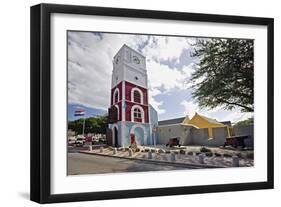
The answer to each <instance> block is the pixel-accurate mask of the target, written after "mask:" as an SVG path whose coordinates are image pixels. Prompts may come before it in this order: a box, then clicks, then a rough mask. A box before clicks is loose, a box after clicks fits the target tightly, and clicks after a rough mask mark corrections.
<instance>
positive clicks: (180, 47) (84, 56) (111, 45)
mask: <svg viewBox="0 0 281 207" xmlns="http://www.w3.org/2000/svg"><path fill="white" fill-rule="evenodd" d="M194 41H195V39H194V38H188V37H172V36H152V35H133V34H112V33H97V32H75V31H69V32H68V102H69V106H71V108H73V107H74V106H75V105H79V106H85V107H87V108H92V109H96V110H99V111H101V110H104V111H105V112H106V111H107V108H108V107H109V104H110V87H111V74H112V69H113V64H112V60H113V56H114V55H115V54H116V53H117V51H118V50H119V49H120V48H121V47H122V45H123V44H127V45H128V46H129V47H131V48H133V49H135V50H137V51H139V52H140V53H142V54H143V55H145V56H146V66H147V74H148V82H149V103H150V104H151V105H152V106H153V107H154V108H155V109H156V110H157V111H158V116H159V120H164V119H170V118H177V117H182V116H185V115H189V116H192V115H194V113H195V112H198V113H201V114H203V115H205V116H208V117H212V118H215V119H217V120H219V121H228V120H230V121H232V122H236V121H238V120H243V119H246V118H248V117H251V116H252V114H249V113H240V112H239V110H238V109H236V110H233V111H226V110H223V109H221V108H216V109H212V110H209V109H207V108H205V109H202V108H199V107H198V105H197V103H196V101H195V100H194V99H193V98H192V96H191V93H192V90H191V88H190V83H189V78H190V76H191V74H192V72H193V65H194V63H195V62H196V59H194V58H192V57H190V52H191V51H192V46H191V44H192V43H193V42H194Z"/></svg>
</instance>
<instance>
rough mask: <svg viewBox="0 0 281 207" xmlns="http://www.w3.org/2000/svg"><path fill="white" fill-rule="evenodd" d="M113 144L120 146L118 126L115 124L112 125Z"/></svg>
mask: <svg viewBox="0 0 281 207" xmlns="http://www.w3.org/2000/svg"><path fill="white" fill-rule="evenodd" d="M112 146H115V147H118V126H117V124H114V125H113V127H112Z"/></svg>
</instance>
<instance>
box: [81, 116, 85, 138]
mask: <svg viewBox="0 0 281 207" xmlns="http://www.w3.org/2000/svg"><path fill="white" fill-rule="evenodd" d="M84 131H85V117H84V120H83V132H82V134H83V136H84V137H85V134H84Z"/></svg>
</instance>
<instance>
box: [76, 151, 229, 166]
mask: <svg viewBox="0 0 281 207" xmlns="http://www.w3.org/2000/svg"><path fill="white" fill-rule="evenodd" d="M79 153H82V154H88V155H98V156H104V157H113V158H120V159H127V160H138V161H148V162H152V163H156V164H170V165H174V166H179V167H185V168H193V169H202V168H225V167H224V166H216V165H204V164H192V163H188V164H187V163H179V162H170V161H162V160H150V159H141V158H135V157H119V156H113V155H107V154H99V153H93V152H89V151H79Z"/></svg>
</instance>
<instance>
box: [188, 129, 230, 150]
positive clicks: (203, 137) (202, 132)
mask: <svg viewBox="0 0 281 207" xmlns="http://www.w3.org/2000/svg"><path fill="white" fill-rule="evenodd" d="M213 135H214V137H213V138H212V139H209V136H208V129H207V128H206V129H196V128H193V129H192V133H191V136H192V144H193V145H202V146H213V147H219V146H222V145H223V144H224V142H225V140H226V137H227V129H226V128H225V127H221V128H214V129H213Z"/></svg>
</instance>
